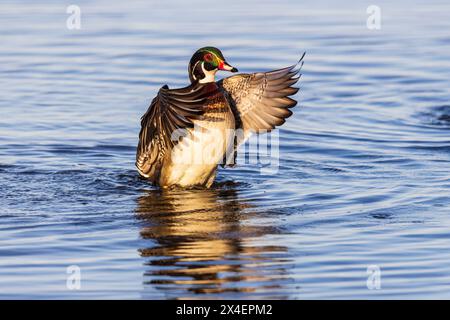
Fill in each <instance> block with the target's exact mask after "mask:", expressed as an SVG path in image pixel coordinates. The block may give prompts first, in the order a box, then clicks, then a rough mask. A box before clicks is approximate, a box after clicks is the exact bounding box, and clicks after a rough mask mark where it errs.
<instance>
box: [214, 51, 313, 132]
mask: <svg viewBox="0 0 450 320" xmlns="http://www.w3.org/2000/svg"><path fill="white" fill-rule="evenodd" d="M304 56H305V54H303V55H302V57H301V58H300V60H299V61H298V62H297V64H295V65H293V66H290V67H286V68H282V69H278V70H273V71H269V72H258V73H253V74H239V75H236V76H232V77H228V78H225V79H223V80H221V81H220V82H219V83H218V84H219V86H221V87H222V88H223V89H224V91H226V92H227V93H228V96H229V99H230V100H231V102H232V103H231V104H232V106H233V107H234V108H235V116H236V115H237V116H238V117H239V119H238V120H240V121H239V123H241V126H242V128H243V129H244V132H245V136H248V135H249V134H250V133H251V132H262V131H265V130H271V129H273V128H275V127H276V126H279V125H281V124H283V123H284V122H285V119H286V118H288V117H290V116H291V115H292V112H291V111H290V110H288V109H289V108H292V107H294V106H295V105H296V104H297V101H296V100H294V99H292V98H290V97H289V96H292V95H294V94H296V93H297V92H298V90H299V89H298V88H295V87H292V86H293V85H294V84H295V83H297V81H298V80H299V79H300V75H299V73H300V70H301V67H302V66H303V58H304ZM297 66H299V67H298V68H296V67H297Z"/></svg>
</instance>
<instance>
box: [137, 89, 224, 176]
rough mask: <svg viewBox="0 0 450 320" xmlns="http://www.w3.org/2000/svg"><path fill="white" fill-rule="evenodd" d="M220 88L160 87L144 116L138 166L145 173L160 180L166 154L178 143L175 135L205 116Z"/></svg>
mask: <svg viewBox="0 0 450 320" xmlns="http://www.w3.org/2000/svg"><path fill="white" fill-rule="evenodd" d="M217 90H218V88H217V86H216V85H215V84H214V83H213V84H208V85H196V86H188V87H185V88H180V89H169V87H168V86H167V85H165V86H163V87H162V88H161V89H160V90H159V92H158V94H157V96H156V97H155V98H154V99H153V100H152V102H151V104H150V106H149V108H148V110H147V112H146V113H145V114H144V115H143V116H142V118H141V131H140V133H139V144H138V147H137V151H136V167H137V168H138V171H139V173H140V174H141V175H142V176H144V177H147V178H150V179H151V180H152V181H153V182H156V180H157V179H158V178H159V176H158V175H159V171H160V169H161V165H162V161H163V159H164V157H165V155H166V154H168V153H169V152H170V151H171V149H172V148H173V147H174V146H175V145H176V143H177V142H178V141H174V140H172V134H173V133H174V132H175V130H177V129H187V128H192V127H193V126H194V124H193V120H195V119H199V118H201V117H202V115H203V112H204V105H205V104H206V101H207V99H208V97H209V96H210V95H212V94H214V93H215V92H217Z"/></svg>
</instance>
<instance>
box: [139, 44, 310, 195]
mask: <svg viewBox="0 0 450 320" xmlns="http://www.w3.org/2000/svg"><path fill="white" fill-rule="evenodd" d="M304 56H305V54H303V56H302V57H301V58H300V60H299V61H298V62H297V64H295V65H292V66H290V67H286V68H283V69H278V70H274V71H269V72H257V73H252V74H244V73H242V74H238V75H234V76H230V77H228V78H225V79H222V80H220V81H217V82H216V80H215V75H216V73H217V71H218V70H224V71H230V72H237V71H238V70H237V69H236V68H235V67H233V66H231V65H229V64H228V63H227V62H226V60H225V58H224V56H223V55H222V52H221V51H220V50H219V49H217V48H214V47H204V48H200V49H198V50H197V51H196V52H195V53H194V55H193V56H192V58H191V60H190V62H189V66H188V72H189V79H190V82H191V84H190V85H189V86H187V87H184V88H180V89H169V87H168V86H167V85H165V86H163V87H162V88H161V89H160V90H159V92H158V94H157V96H156V97H155V98H154V99H153V100H152V102H151V104H150V106H149V108H148V110H147V112H146V113H145V114H144V115H143V116H142V118H141V130H140V133H139V144H138V147H137V153H136V167H137V169H138V171H139V174H140V175H141V176H143V177H145V178H147V179H149V180H150V181H151V182H152V183H153V184H155V185H158V186H160V187H162V188H168V187H173V186H177V187H183V188H189V187H198V186H199V187H206V188H209V187H210V186H211V185H212V183H213V182H214V179H215V177H216V173H217V167H218V165H219V164H222V165H223V166H233V165H234V162H235V159H236V152H237V148H238V146H239V145H240V144H242V143H243V142H244V141H245V140H246V139H247V138H248V137H249V136H250V135H251V134H252V133H262V132H268V131H270V130H272V129H274V128H275V127H276V126H279V125H282V124H283V123H284V122H285V119H286V118H288V117H289V116H291V115H292V111H291V110H289V108H292V107H294V106H295V105H296V104H297V101H295V100H293V99H292V98H290V97H289V96H292V95H294V94H296V93H297V91H298V90H299V89H298V88H295V87H292V86H293V85H294V84H295V83H296V82H297V81H298V79H299V78H300V75H299V72H300V69H301V66H302V65H303V57H304ZM297 66H300V67H299V68H296V67H297ZM237 132H239V134H237Z"/></svg>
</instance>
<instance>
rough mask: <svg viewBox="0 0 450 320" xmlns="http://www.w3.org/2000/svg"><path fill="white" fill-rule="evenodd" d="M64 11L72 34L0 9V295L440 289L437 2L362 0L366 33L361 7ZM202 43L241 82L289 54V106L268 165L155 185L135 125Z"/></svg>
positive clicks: (449, 55)
mask: <svg viewBox="0 0 450 320" xmlns="http://www.w3.org/2000/svg"><path fill="white" fill-rule="evenodd" d="M76 2H77V3H76V4H77V5H79V6H80V8H81V13H82V16H81V29H80V30H69V29H67V28H66V19H67V17H68V16H69V15H68V14H67V13H66V8H67V6H68V5H69V4H72V3H69V2H67V3H66V2H65V1H59V2H56V1H2V2H1V4H0V21H1V26H2V27H1V30H0V35H1V47H0V74H1V76H0V91H1V95H0V195H1V197H0V209H1V211H0V298H38V299H40V298H69V299H72V298H145V299H166V298H171V299H173V298H180V299H183V298H194V299H197V298H198V299H202V298H236V299H249V298H257V299H258V298H276V299H309V298H374V299H377V298H450V209H449V205H450V80H449V79H450V31H449V30H450V4H449V3H448V1H423V2H422V3H421V2H418V1H412V2H411V1H406V0H405V1H395V3H392V2H388V1H377V5H379V6H380V8H381V17H382V20H381V30H369V29H368V28H367V26H366V19H367V17H368V14H367V13H366V9H367V6H368V5H369V4H371V3H365V2H354V1H339V2H334V1H333V2H331V1H330V2H325V1H320V0H319V1H302V2H300V1H276V2H275V1H274V2H272V3H271V2H265V1H262V2H261V1H248V2H242V1H237V2H231V3H226V2H216V3H214V5H212V4H211V2H210V1H201V2H198V3H197V4H195V5H193V4H189V3H188V2H184V1H179V2H176V3H172V2H170V1H169V2H168V1H133V2H114V3H111V2H109V1H81V0H80V1H76ZM205 45H214V46H217V47H219V48H221V49H222V51H223V52H224V55H225V57H226V58H227V60H229V62H230V63H231V64H233V65H235V66H236V67H238V68H239V70H240V71H242V72H256V71H265V70H270V69H273V68H278V67H283V66H286V65H290V64H292V63H294V62H295V61H297V59H298V58H299V56H300V54H301V53H302V52H303V51H306V52H307V55H306V58H305V65H304V68H303V77H302V80H301V90H300V92H299V93H298V94H297V95H296V97H295V98H296V99H298V100H299V101H300V104H299V107H296V108H295V109H294V111H295V112H294V115H293V116H292V117H291V118H290V119H289V120H288V121H287V123H286V124H285V125H284V126H283V127H282V128H281V130H280V131H279V135H280V148H279V155H280V158H279V167H278V172H272V173H270V172H269V173H267V172H266V173H264V172H263V173H262V172H261V170H260V169H261V168H260V166H258V165H257V164H244V165H239V166H238V167H236V168H234V169H227V170H221V171H220V172H219V175H218V180H217V183H216V184H215V185H214V186H213V188H212V189H210V190H190V191H188V190H186V191H182V190H178V191H168V192H161V191H158V190H157V189H155V188H153V187H152V186H150V185H149V184H148V183H147V182H146V181H144V180H142V179H140V178H139V177H138V174H137V172H136V170H135V168H134V156H135V146H136V144H137V135H138V131H139V126H140V123H139V118H140V116H141V115H142V114H143V113H144V112H145V110H146V109H147V107H148V104H149V102H150V100H151V98H152V97H153V96H154V95H155V93H156V91H157V90H158V88H160V87H161V86H162V85H164V84H166V83H167V84H168V85H169V86H173V87H177V86H184V85H185V84H186V83H187V81H188V78H187V63H188V60H189V59H190V56H191V55H192V53H193V52H194V51H195V50H196V49H197V48H199V47H202V46H205ZM250 152H251V151H250ZM241 158H242V154H241ZM71 265H75V266H78V267H79V268H80V270H81V289H80V290H68V288H67V287H66V280H67V277H68V276H69V275H68V274H67V267H68V266H71ZM371 265H374V266H377V267H378V268H380V270H381V289H379V290H369V289H368V287H367V279H368V274H367V268H368V266H371ZM371 270H372V269H371Z"/></svg>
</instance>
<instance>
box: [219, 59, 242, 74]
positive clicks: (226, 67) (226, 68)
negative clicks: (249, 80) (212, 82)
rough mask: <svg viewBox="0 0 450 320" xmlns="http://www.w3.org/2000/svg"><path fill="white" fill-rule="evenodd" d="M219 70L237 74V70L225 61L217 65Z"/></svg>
mask: <svg viewBox="0 0 450 320" xmlns="http://www.w3.org/2000/svg"><path fill="white" fill-rule="evenodd" d="M219 70H224V71H230V72H238V69H237V68H235V67H233V66H230V65H229V64H228V63H227V62H225V61H220V63H219Z"/></svg>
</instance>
